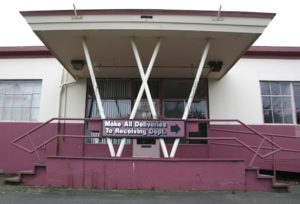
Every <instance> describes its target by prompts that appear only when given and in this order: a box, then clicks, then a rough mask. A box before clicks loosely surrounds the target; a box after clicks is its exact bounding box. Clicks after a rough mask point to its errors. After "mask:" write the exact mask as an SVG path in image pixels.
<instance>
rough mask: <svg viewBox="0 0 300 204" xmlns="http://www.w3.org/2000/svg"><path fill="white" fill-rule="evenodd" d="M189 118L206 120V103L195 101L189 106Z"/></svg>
mask: <svg viewBox="0 0 300 204" xmlns="http://www.w3.org/2000/svg"><path fill="white" fill-rule="evenodd" d="M188 117H189V118H199V119H206V118H207V116H206V101H204V100H203V101H195V102H193V103H192V105H191V109H190V112H189V116H188Z"/></svg>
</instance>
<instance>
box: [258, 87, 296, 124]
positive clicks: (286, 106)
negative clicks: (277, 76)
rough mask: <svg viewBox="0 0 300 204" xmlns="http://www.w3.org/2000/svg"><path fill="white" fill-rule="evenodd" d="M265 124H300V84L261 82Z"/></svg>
mask: <svg viewBox="0 0 300 204" xmlns="http://www.w3.org/2000/svg"><path fill="white" fill-rule="evenodd" d="M260 88H261V95H262V106H263V115H264V122H265V123H282V124H293V123H297V124H299V123H300V83H297V82H260Z"/></svg>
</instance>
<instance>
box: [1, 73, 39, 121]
mask: <svg viewBox="0 0 300 204" xmlns="http://www.w3.org/2000/svg"><path fill="white" fill-rule="evenodd" d="M0 82H10V83H17V82H21V83H22V82H25V83H29V84H30V83H34V84H35V85H32V84H31V85H30V87H31V90H32V91H31V92H30V93H24V89H23V90H22V93H16V92H15V90H13V93H4V94H3V95H4V99H3V102H2V104H0V109H2V112H1V114H0V122H33V123H34V122H38V121H39V118H40V117H39V116H40V109H41V98H42V86H43V80H42V79H4V80H2V79H1V80H0ZM36 84H38V86H37V85H36ZM22 86H24V84H22ZM35 87H38V89H39V91H38V92H35ZM6 95H11V96H12V97H13V98H14V96H25V95H28V96H30V105H28V106H24V105H23V104H22V105H21V106H14V99H12V105H11V106H10V107H4V104H5V96H6ZM35 95H39V101H38V105H37V106H33V98H34V96H35ZM23 102H24V101H22V103H23ZM4 108H10V109H12V110H11V111H10V119H9V120H6V119H3V109H4ZM14 108H21V109H22V108H28V109H29V114H28V117H27V120H24V119H23V120H22V119H20V120H12V118H11V114H13V109H14ZM33 109H37V116H36V118H35V119H34V120H32V117H31V116H32V110H33ZM22 117H24V116H22V113H21V115H20V118H22Z"/></svg>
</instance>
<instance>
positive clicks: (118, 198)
mask: <svg viewBox="0 0 300 204" xmlns="http://www.w3.org/2000/svg"><path fill="white" fill-rule="evenodd" d="M0 180H1V184H0V203H1V204H2V203H5V204H7V203H8V204H9V203H22V204H27V203H28V204H29V203H30V204H32V203H42V204H48V203H49V204H50V203H51V204H60V203H64V204H68V203H70V204H71V203H72V204H76V203H84V204H88V203H104V204H105V203H109V204H112V203H122V204H123V203H124V204H127V203H128V204H129V203H130V204H131V203H134V204H135V203H136V204H144V203H145V204H146V203H158V204H159V203H163V204H176V203H181V204H188V203H197V204H201V203H214V204H215V203H217V204H223V203H224V204H226V203H228V204H234V203H243V204H247V203H259V204H261V203H263V204H264V203H270V204H276V203H278V204H282V203H285V204H290V203H291V204H293V203H295V204H296V203H297V204H299V203H300V185H294V186H292V187H291V192H290V193H275V192H243V191H233V192H231V191H186V192H185V191H136V190H128V191H120V190H114V191H108V190H96V189H67V188H53V187H28V186H11V185H4V184H3V177H1V179H0Z"/></svg>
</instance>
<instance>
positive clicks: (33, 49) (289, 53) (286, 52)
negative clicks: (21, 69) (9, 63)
mask: <svg viewBox="0 0 300 204" xmlns="http://www.w3.org/2000/svg"><path fill="white" fill-rule="evenodd" d="M13 58H54V56H53V55H52V54H51V52H50V51H49V50H48V48H47V47H45V46H24V47H0V59H13ZM242 58H258V59H300V47H276V46H253V47H250V48H249V49H248V51H247V52H246V53H245V55H244V56H242Z"/></svg>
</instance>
